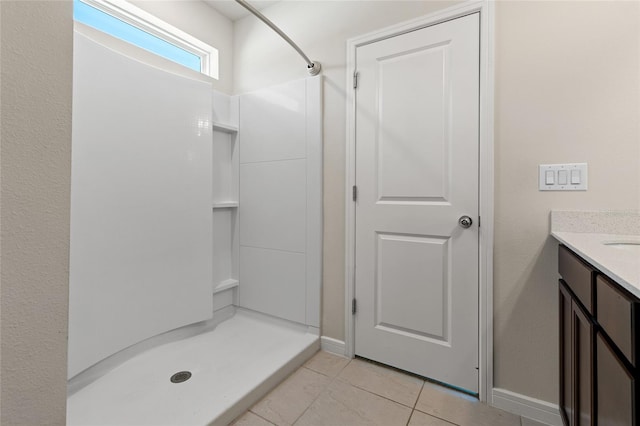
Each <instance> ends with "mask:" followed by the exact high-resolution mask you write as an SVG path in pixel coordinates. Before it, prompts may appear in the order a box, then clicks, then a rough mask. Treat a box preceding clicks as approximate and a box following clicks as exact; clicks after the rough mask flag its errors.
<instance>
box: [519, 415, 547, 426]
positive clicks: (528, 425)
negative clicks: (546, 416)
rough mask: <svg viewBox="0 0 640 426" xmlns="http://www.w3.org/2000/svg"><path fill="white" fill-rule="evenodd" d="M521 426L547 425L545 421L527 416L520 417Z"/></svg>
mask: <svg viewBox="0 0 640 426" xmlns="http://www.w3.org/2000/svg"><path fill="white" fill-rule="evenodd" d="M522 426H548V425H547V423H540V422H538V421H536V420H532V419H529V418H527V417H523V418H522Z"/></svg>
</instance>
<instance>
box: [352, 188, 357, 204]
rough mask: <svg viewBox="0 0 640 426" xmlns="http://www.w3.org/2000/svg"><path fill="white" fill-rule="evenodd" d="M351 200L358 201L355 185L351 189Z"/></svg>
mask: <svg viewBox="0 0 640 426" xmlns="http://www.w3.org/2000/svg"><path fill="white" fill-rule="evenodd" d="M351 198H353V201H357V200H358V187H357V186H355V185H353V188H352V193H351Z"/></svg>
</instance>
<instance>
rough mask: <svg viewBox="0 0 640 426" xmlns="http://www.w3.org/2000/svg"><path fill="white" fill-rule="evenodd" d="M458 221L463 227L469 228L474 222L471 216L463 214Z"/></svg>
mask: <svg viewBox="0 0 640 426" xmlns="http://www.w3.org/2000/svg"><path fill="white" fill-rule="evenodd" d="M458 223H459V224H460V226H462V227H463V228H469V227H470V226H471V225H472V224H473V220H472V219H471V218H470V217H469V216H462V217H461V218H460V219H458Z"/></svg>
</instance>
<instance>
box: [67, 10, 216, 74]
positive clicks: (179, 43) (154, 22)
mask: <svg viewBox="0 0 640 426" xmlns="http://www.w3.org/2000/svg"><path fill="white" fill-rule="evenodd" d="M79 1H80V2H82V3H84V4H86V5H88V6H90V7H93V8H95V9H98V10H100V11H102V12H104V13H107V14H109V15H111V16H113V17H114V18H116V19H119V20H121V21H123V22H125V23H127V24H129V25H132V26H134V27H136V28H138V29H140V30H142V31H145V32H147V33H149V34H151V35H153V36H155V37H158V38H159V39H162V40H164V41H166V42H168V43H170V44H173V45H174V46H176V47H178V48H180V49H183V50H185V51H187V52H189V53H192V54H194V55H196V56H198V57H199V58H200V72H201V73H202V74H205V75H207V76H209V77H212V78H214V79H216V80H217V79H218V78H219V67H218V49H216V48H215V47H213V46H210V45H208V44H206V43H204V42H202V41H201V40H198V39H197V38H195V37H193V36H192V35H190V34H187V33H186V32H184V31H182V30H180V29H178V28H176V27H174V26H173V25H171V24H168V23H167V22H165V21H163V20H161V19H159V18H158V17H156V16H154V15H152V14H150V13H149V12H146V11H144V10H142V9H140V8H139V7H137V6H134V5H133V4H131V3H129V2H127V1H125V0H79ZM106 34H108V33H106ZM110 35H111V36H114V37H117V35H116V34H110ZM125 41H126V40H125ZM127 42H128V41H127ZM152 53H155V52H152ZM176 63H179V62H176ZM180 65H182V64H180Z"/></svg>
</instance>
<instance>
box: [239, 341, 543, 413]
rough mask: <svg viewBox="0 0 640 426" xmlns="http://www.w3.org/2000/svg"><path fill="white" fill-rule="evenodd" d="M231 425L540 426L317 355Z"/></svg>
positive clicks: (380, 370) (412, 380)
mask: <svg viewBox="0 0 640 426" xmlns="http://www.w3.org/2000/svg"><path fill="white" fill-rule="evenodd" d="M233 425H234V426H272V425H278V426H280V425H307V426H320V425H327V426H357V425H381V426H393V425H410V426H451V425H459V426H536V425H541V424H540V423H537V422H534V421H532V420H530V419H525V418H521V417H520V416H516V415H514V414H511V413H507V412H505V411H502V410H498V409H496V408H492V407H489V406H487V405H484V404H481V403H480V402H478V400H476V399H475V398H472V397H470V396H468V395H465V394H462V393H460V392H456V391H453V390H451V389H448V388H444V387H442V386H438V385H435V384H432V383H430V382H425V381H424V380H422V379H419V378H417V377H414V376H410V375H407V374H403V373H401V372H398V371H396V370H393V369H390V368H385V367H381V366H379V365H376V364H372V363H369V362H366V361H363V360H360V359H354V360H351V359H347V358H343V357H340V356H337V355H333V354H330V353H328V352H322V351H321V352H318V353H317V354H316V355H315V356H314V357H313V358H311V359H310V360H309V361H307V362H306V363H305V364H304V365H303V366H302V367H300V368H299V369H298V370H297V371H296V372H294V373H293V374H292V375H291V376H290V377H289V378H287V379H286V380H285V381H284V382H282V383H281V384H280V385H279V386H278V387H277V388H275V389H274V390H273V391H271V393H269V394H268V395H267V396H265V397H264V398H263V399H262V400H261V401H259V402H258V403H257V404H255V405H254V406H253V407H251V409H250V410H249V411H247V412H246V413H245V414H243V415H242V416H240V417H239V418H238V419H236V421H235V422H234V423H233Z"/></svg>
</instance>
